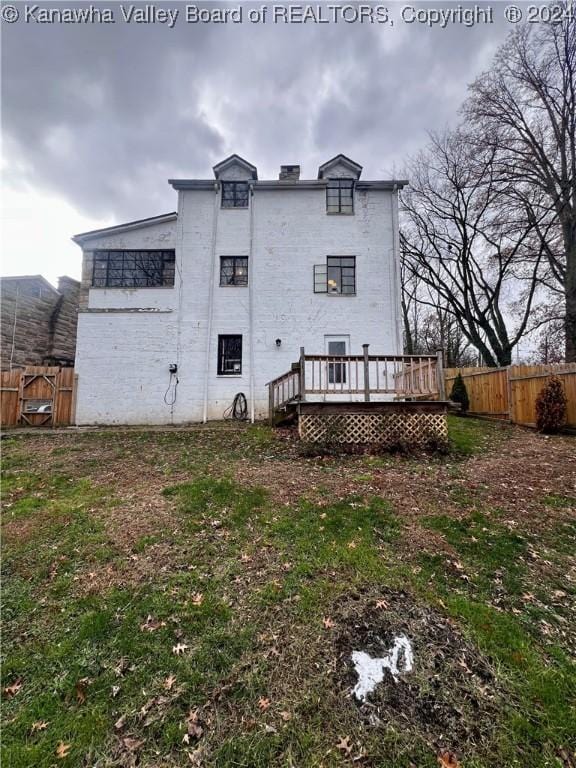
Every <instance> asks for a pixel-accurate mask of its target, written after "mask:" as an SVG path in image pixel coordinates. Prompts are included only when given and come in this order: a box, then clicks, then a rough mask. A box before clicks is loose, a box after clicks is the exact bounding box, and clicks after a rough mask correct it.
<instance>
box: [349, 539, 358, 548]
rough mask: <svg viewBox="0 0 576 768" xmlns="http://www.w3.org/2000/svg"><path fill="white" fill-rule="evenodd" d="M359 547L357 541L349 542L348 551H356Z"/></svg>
mask: <svg viewBox="0 0 576 768" xmlns="http://www.w3.org/2000/svg"><path fill="white" fill-rule="evenodd" d="M357 546H358V544H356V542H355V541H349V542H348V549H356V547H357Z"/></svg>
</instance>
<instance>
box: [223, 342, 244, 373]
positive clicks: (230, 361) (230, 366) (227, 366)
mask: <svg viewBox="0 0 576 768" xmlns="http://www.w3.org/2000/svg"><path fill="white" fill-rule="evenodd" d="M241 374H242V336H241V335H239V334H238V335H232V334H224V335H220V336H218V376H240V375H241Z"/></svg>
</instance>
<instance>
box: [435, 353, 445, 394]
mask: <svg viewBox="0 0 576 768" xmlns="http://www.w3.org/2000/svg"><path fill="white" fill-rule="evenodd" d="M436 377H437V379H438V400H446V382H445V381H444V351H443V350H442V349H439V350H438V351H437V352H436Z"/></svg>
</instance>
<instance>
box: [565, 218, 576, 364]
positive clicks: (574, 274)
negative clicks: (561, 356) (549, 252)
mask: <svg viewBox="0 0 576 768" xmlns="http://www.w3.org/2000/svg"><path fill="white" fill-rule="evenodd" d="M568 228H569V229H570V231H569V232H567V233H566V234H565V236H564V242H565V243H566V246H567V247H566V282H565V297H566V320H565V322H564V329H565V332H566V362H567V363H576V232H575V231H573V228H572V227H570V225H568Z"/></svg>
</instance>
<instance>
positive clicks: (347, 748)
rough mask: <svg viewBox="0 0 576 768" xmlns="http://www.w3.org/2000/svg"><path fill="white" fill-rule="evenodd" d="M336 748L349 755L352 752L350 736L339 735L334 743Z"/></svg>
mask: <svg viewBox="0 0 576 768" xmlns="http://www.w3.org/2000/svg"><path fill="white" fill-rule="evenodd" d="M336 749H339V750H340V751H341V752H345V753H346V754H347V755H349V754H350V753H351V752H352V744H351V742H350V736H340V741H339V742H338V744H336Z"/></svg>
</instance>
